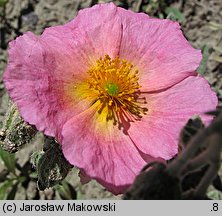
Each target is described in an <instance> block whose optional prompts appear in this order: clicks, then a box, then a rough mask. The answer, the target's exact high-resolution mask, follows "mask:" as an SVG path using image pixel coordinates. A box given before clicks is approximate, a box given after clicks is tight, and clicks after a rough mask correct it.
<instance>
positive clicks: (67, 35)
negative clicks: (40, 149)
mask: <svg viewBox="0 0 222 216" xmlns="http://www.w3.org/2000/svg"><path fill="white" fill-rule="evenodd" d="M103 7H104V6H95V7H93V8H92V9H90V10H89V9H86V10H83V11H81V12H80V13H79V15H78V16H77V17H76V19H75V20H74V21H73V22H70V23H69V24H67V25H64V26H56V27H50V28H47V29H46V30H45V31H44V32H43V34H42V35H41V36H40V37H37V36H35V35H34V34H33V33H31V32H28V33H26V34H24V35H23V36H20V37H18V38H17V39H16V40H15V41H12V42H11V43H10V49H9V64H8V67H7V69H6V71H5V74H4V78H3V79H4V83H5V86H6V88H7V90H8V93H9V95H10V97H11V98H12V100H13V101H14V102H15V103H16V104H17V106H18V108H19V110H20V112H21V115H22V116H23V118H24V119H25V121H27V122H28V123H30V124H34V125H36V127H37V129H38V130H40V131H43V132H44V133H45V134H46V135H49V136H55V137H58V136H60V134H61V128H62V126H63V124H64V123H65V122H66V121H67V119H70V118H71V117H73V116H74V115H77V114H79V113H80V112H82V111H83V110H85V109H87V108H88V107H89V106H90V104H91V103H92V100H94V99H92V97H91V96H92V95H90V94H89V93H86V91H85V90H86V87H83V85H84V80H85V79H86V77H87V70H88V69H89V68H90V67H91V66H92V65H93V64H94V63H95V61H96V60H97V59H98V58H99V57H101V56H103V55H104V54H105V53H109V54H110V55H111V56H115V55H116V53H117V51H118V47H119V44H120V37H121V34H122V33H121V31H122V30H121V28H120V23H119V22H118V17H117V16H115V13H116V10H117V7H116V6H114V5H113V4H109V5H107V6H106V10H103V9H104V8H103ZM85 16H86V17H85ZM113 16H114V17H113ZM92 18H93V19H92ZM95 20H97V22H95ZM98 32H100V33H99V34H98ZM82 83H83V84H82ZM27 99H28V100H27Z"/></svg>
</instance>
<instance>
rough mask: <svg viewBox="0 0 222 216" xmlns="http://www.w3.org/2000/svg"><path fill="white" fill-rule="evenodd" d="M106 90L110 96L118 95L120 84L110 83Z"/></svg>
mask: <svg viewBox="0 0 222 216" xmlns="http://www.w3.org/2000/svg"><path fill="white" fill-rule="evenodd" d="M105 90H106V91H107V92H108V94H109V95H110V96H117V95H118V93H119V89H118V86H117V85H116V84H114V83H108V84H107V85H106V87H105Z"/></svg>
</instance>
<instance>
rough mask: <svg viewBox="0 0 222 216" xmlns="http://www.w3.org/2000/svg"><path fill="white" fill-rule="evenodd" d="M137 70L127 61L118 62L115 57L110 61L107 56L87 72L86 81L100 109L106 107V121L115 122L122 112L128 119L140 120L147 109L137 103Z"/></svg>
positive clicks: (138, 86)
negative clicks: (111, 120) (100, 106)
mask: <svg viewBox="0 0 222 216" xmlns="http://www.w3.org/2000/svg"><path fill="white" fill-rule="evenodd" d="M138 73H139V72H138V70H135V69H134V66H133V65H132V64H131V63H129V62H128V61H127V60H124V59H123V60H120V58H119V57H118V56H117V57H116V58H114V59H111V58H110V56H109V55H105V57H104V58H100V59H99V60H97V62H96V64H95V65H94V66H93V67H91V68H90V69H89V70H88V74H89V78H88V80H87V82H88V84H89V87H90V89H91V90H93V91H94V92H95V93H96V95H97V99H96V100H100V101H101V102H102V105H103V106H102V107H104V106H108V109H109V111H108V114H107V119H114V120H116V118H118V117H116V116H118V113H119V112H121V111H123V112H124V113H125V114H127V115H128V117H133V118H134V119H135V118H141V117H142V115H141V114H146V111H147V108H143V107H141V102H138V98H139V94H140V91H139V89H140V87H141V86H140V85H139V83H138V81H139V77H138Z"/></svg>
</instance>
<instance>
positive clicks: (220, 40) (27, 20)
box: [0, 0, 222, 199]
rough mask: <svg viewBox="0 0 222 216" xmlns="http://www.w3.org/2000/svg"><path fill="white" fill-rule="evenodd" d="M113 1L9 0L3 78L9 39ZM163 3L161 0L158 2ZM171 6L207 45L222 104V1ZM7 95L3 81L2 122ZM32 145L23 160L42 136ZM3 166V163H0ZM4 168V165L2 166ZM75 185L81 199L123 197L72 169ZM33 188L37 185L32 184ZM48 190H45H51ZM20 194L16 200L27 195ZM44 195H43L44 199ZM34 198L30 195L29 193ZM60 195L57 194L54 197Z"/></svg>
mask: <svg viewBox="0 0 222 216" xmlns="http://www.w3.org/2000/svg"><path fill="white" fill-rule="evenodd" d="M100 2H110V1H108V0H106V1H97V0H74V1H73V0H63V1H59V0H9V1H8V3H7V5H6V7H5V11H4V8H3V7H0V14H3V13H4V17H5V19H4V20H1V23H0V39H1V41H0V78H1V77H2V74H3V72H4V69H5V67H6V63H7V46H8V42H9V41H11V40H13V39H15V38H16V37H17V36H18V35H21V34H22V33H24V32H26V31H32V32H34V33H35V34H38V35H39V34H41V33H42V32H43V30H44V28H46V27H49V26H54V25H59V24H64V23H67V22H68V21H70V20H72V19H73V18H74V17H75V16H76V14H77V12H78V11H79V10H80V9H82V8H86V7H90V6H92V5H94V4H96V3H100ZM113 2H115V3H116V4H117V5H119V6H122V7H124V8H127V9H130V10H133V11H136V12H138V11H145V12H146V11H148V12H149V15H150V16H157V14H158V9H156V8H155V7H153V6H152V5H151V4H150V2H157V1H155V0H153V1H148V0H144V1H142V0H138V1H136V0H128V1H127V0H125V1H124V0H123V1H121V0H119V1H117V0H116V1H113ZM159 2H160V1H159ZM161 2H165V3H166V4H168V6H171V7H175V8H177V9H178V10H179V11H180V12H181V13H182V14H183V16H184V20H183V21H182V22H181V25H182V29H183V32H184V34H185V36H186V37H187V39H188V40H189V41H190V42H191V43H192V44H193V46H194V47H196V48H199V49H202V48H203V47H205V48H206V47H207V51H206V56H207V57H208V60H207V64H206V71H205V73H204V77H205V78H206V79H207V80H208V81H209V83H210V85H211V86H212V88H213V89H214V90H215V91H216V92H217V94H218V98H219V104H220V105H221V104H222V1H221V0H209V1H208V0H178V1H161ZM7 104H8V95H7V92H6V90H5V89H4V85H3V82H2V80H0V122H1V121H2V120H3V116H4V114H5V112H6V110H7ZM39 137H40V138H38V139H37V140H36V139H35V140H34V141H33V142H32V144H30V145H27V146H26V147H25V148H24V149H23V150H22V151H20V152H18V153H16V154H17V158H18V159H19V161H20V163H25V161H27V160H29V156H30V154H31V153H32V152H33V151H35V150H36V149H41V147H42V146H41V145H38V144H39V143H41V135H40V136H39ZM0 166H1V165H0ZM0 169H1V167H0ZM67 179H68V180H69V182H70V183H71V184H72V185H73V186H74V187H75V189H76V190H77V193H78V198H80V199H105V198H107V199H120V198H121V196H113V195H112V194H111V193H109V192H107V191H106V190H105V189H104V188H103V187H102V186H100V185H99V184H97V183H96V182H95V181H91V182H90V183H88V184H86V185H81V184H80V183H79V178H78V176H77V170H73V171H72V172H71V173H70V174H69V176H68V177H67ZM29 187H30V188H31V189H29V190H33V188H34V189H35V188H36V184H35V183H34V182H32V183H31V184H30V186H29ZM49 191H50V190H47V191H45V192H43V193H46V194H47V193H49ZM22 193H23V192H22V190H21V193H20V194H19V195H18V196H17V197H16V198H17V199H22V198H24V197H23V195H22ZM44 197H45V196H42V199H44ZM30 198H31V195H30ZM54 198H58V197H54Z"/></svg>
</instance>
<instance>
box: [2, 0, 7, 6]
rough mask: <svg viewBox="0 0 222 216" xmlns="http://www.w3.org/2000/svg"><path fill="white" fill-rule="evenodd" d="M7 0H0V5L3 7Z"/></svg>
mask: <svg viewBox="0 0 222 216" xmlns="http://www.w3.org/2000/svg"><path fill="white" fill-rule="evenodd" d="M7 2H8V0H0V7H4V6H5V5H6V4H7Z"/></svg>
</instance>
